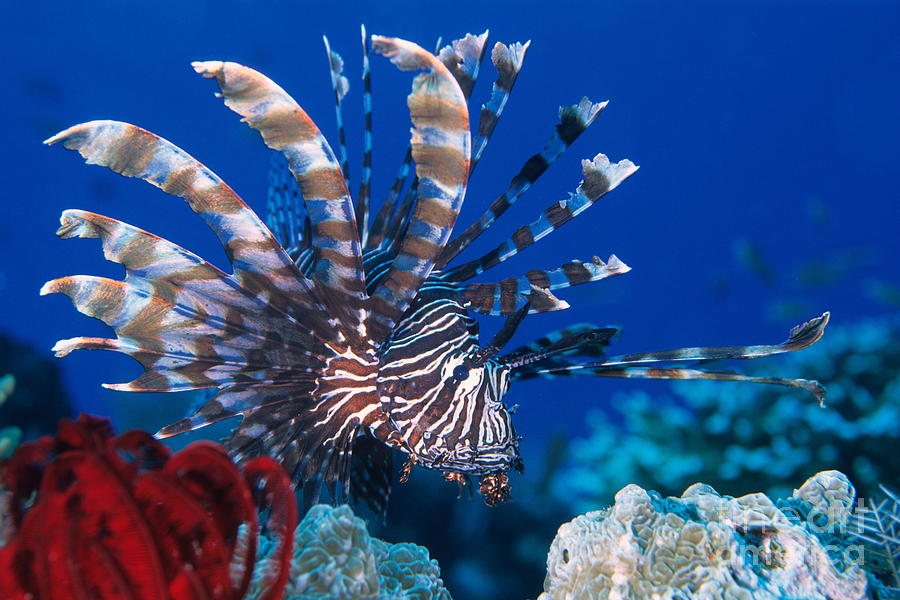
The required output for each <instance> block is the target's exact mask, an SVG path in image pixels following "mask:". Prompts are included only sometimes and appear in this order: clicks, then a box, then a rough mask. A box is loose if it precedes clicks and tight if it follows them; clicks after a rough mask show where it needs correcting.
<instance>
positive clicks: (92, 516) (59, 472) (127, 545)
mask: <svg viewBox="0 0 900 600" xmlns="http://www.w3.org/2000/svg"><path fill="white" fill-rule="evenodd" d="M119 460H120V459H118V458H117V457H116V456H115V455H112V454H107V455H106V456H101V455H98V454H97V453H94V452H90V451H81V450H72V451H68V452H65V453H64V454H62V455H61V456H59V457H58V458H57V459H56V460H55V461H54V462H53V463H52V464H50V465H49V466H48V467H47V470H46V472H45V474H44V478H43V482H42V485H41V491H40V494H39V498H40V500H39V502H40V503H41V504H43V505H45V506H46V507H47V508H45V509H44V510H45V513H44V514H45V515H46V518H45V519H43V522H42V523H41V524H39V525H38V526H39V527H40V528H41V529H42V530H43V537H45V538H47V539H52V538H53V537H54V536H53V534H54V530H56V528H57V527H56V526H57V525H60V524H63V525H64V528H63V530H65V529H66V528H68V527H69V526H71V527H72V528H73V531H72V532H71V534H72V535H73V536H77V537H79V538H85V539H92V540H95V541H96V542H97V543H99V545H100V546H101V547H102V548H104V549H105V550H106V551H107V552H108V555H109V556H110V557H111V560H112V561H113V562H114V564H115V565H116V567H117V569H118V571H120V572H121V573H122V576H123V577H124V579H125V580H126V581H127V582H128V586H130V587H129V590H130V592H131V593H132V594H133V595H134V597H135V598H140V599H144V598H146V599H147V600H155V599H157V598H165V597H166V591H165V590H166V578H165V574H164V572H163V566H162V563H161V561H160V556H159V548H158V547H157V544H156V540H155V539H154V536H153V533H152V531H151V529H150V525H149V523H148V522H147V520H146V518H145V516H144V515H143V514H142V513H141V510H140V509H139V506H138V504H137V503H136V502H135V499H134V497H133V496H132V490H131V489H130V488H131V486H130V485H129V483H126V482H125V481H123V479H122V477H121V476H120V473H121V472H122V471H124V467H123V466H122V465H118V466H117V467H113V466H112V464H113V463H115V462H116V461H119ZM57 497H58V498H59V501H56V502H54V500H56V498H57ZM45 503H47V504H45ZM51 507H53V508H51ZM55 519H59V520H60V521H61V523H60V522H57V521H55ZM54 523H55V524H54ZM39 554H46V555H48V556H50V557H51V558H50V559H49V560H50V561H51V562H50V564H49V567H50V572H51V573H52V574H53V575H54V576H55V574H56V573H57V572H58V571H57V567H58V566H63V565H59V564H58V563H59V562H60V561H63V560H65V561H67V562H68V561H74V562H71V564H67V565H65V566H66V568H74V569H77V570H78V571H79V572H80V573H81V574H82V580H83V581H84V584H85V585H86V586H93V585H97V584H96V583H95V582H94V581H93V579H94V578H105V577H106V575H105V574H104V572H103V570H100V569H95V568H94V567H96V565H93V564H90V563H89V561H88V560H87V557H86V556H85V555H81V556H77V555H76V556H74V557H73V556H71V553H69V552H66V553H64V554H63V555H62V556H61V555H60V554H58V553H56V554H55V558H53V557H54V553H52V552H48V551H47V549H46V548H40V549H39ZM49 597H53V598H56V597H61V598H64V597H65V596H56V595H51V596H49ZM75 597H77V596H75ZM86 597H88V596H86Z"/></svg>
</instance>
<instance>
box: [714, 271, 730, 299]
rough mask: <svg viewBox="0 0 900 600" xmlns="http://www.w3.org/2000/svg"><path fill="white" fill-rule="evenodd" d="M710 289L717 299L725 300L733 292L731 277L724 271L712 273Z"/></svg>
mask: <svg viewBox="0 0 900 600" xmlns="http://www.w3.org/2000/svg"><path fill="white" fill-rule="evenodd" d="M709 291H710V293H711V294H712V295H713V297H715V298H716V299H717V300H724V299H725V298H727V297H728V295H729V294H730V293H731V278H730V277H729V276H728V274H727V273H724V272H722V271H717V272H715V273H712V274H710V276H709Z"/></svg>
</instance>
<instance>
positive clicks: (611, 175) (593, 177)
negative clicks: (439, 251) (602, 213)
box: [443, 154, 638, 281]
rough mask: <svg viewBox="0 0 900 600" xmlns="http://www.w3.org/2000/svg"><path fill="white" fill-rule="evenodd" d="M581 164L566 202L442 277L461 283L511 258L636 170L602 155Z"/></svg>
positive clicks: (548, 208) (558, 226)
mask: <svg viewBox="0 0 900 600" xmlns="http://www.w3.org/2000/svg"><path fill="white" fill-rule="evenodd" d="M581 165H582V173H583V175H584V179H583V180H582V182H581V184H580V185H579V186H578V189H577V190H576V192H575V193H574V194H572V195H571V196H569V199H568V200H562V201H560V202H555V203H553V204H551V205H550V206H549V207H547V208H546V209H544V211H543V213H542V214H541V216H540V218H538V220H537V221H534V222H533V223H531V224H530V225H525V226H523V227H520V228H518V229H517V230H516V231H515V232H514V233H513V235H512V237H511V238H509V239H508V240H507V241H505V242H503V243H502V244H500V245H499V246H497V247H496V248H494V249H493V250H491V251H490V252H488V253H487V254H485V255H484V256H482V257H481V258H478V259H475V260H473V261H470V262H467V263H464V264H462V265H459V266H458V267H453V268H452V269H449V270H447V271H445V272H444V274H443V275H444V277H446V278H447V279H448V280H450V281H465V280H467V279H471V278H472V277H474V276H475V275H479V274H481V273H483V272H485V271H487V270H488V269H490V268H491V267H494V266H496V265H498V264H500V263H501V262H503V261H505V260H507V259H509V258H511V257H513V256H515V255H516V254H518V253H519V252H520V251H522V250H524V249H525V248H527V247H528V246H531V245H532V244H534V243H535V242H537V241H538V240H540V239H542V238H543V237H545V236H546V235H548V234H550V233H551V232H552V231H554V230H556V229H558V228H560V227H562V226H563V225H564V224H566V223H568V222H569V221H570V220H572V219H573V218H575V217H577V216H578V215H579V214H581V213H582V212H583V211H584V210H586V209H587V208H589V207H590V206H592V205H593V204H594V203H595V202H596V201H597V200H599V199H600V198H602V197H603V196H605V195H606V194H607V193H608V192H610V191H612V190H613V189H615V188H616V187H617V186H618V185H619V184H620V183H622V182H623V181H625V179H627V178H628V177H629V176H631V174H632V173H634V172H635V171H636V170H637V168H638V167H637V166H636V165H635V164H634V163H632V162H631V161H630V160H628V159H623V160H621V161H619V162H617V163H610V162H609V159H608V158H606V156H604V155H603V154H598V155H597V156H595V157H594V159H593V160H583V161H581Z"/></svg>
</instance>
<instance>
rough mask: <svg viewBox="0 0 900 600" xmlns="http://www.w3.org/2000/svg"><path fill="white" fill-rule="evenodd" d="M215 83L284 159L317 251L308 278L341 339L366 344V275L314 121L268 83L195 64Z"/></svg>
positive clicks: (348, 209) (344, 197)
mask: <svg viewBox="0 0 900 600" xmlns="http://www.w3.org/2000/svg"><path fill="white" fill-rule="evenodd" d="M192 66H193V67H194V70H195V71H197V73H200V74H201V75H203V76H204V77H209V78H215V80H216V82H217V83H218V84H219V88H220V89H221V90H222V94H221V95H222V97H223V98H224V99H225V105H226V106H227V107H228V108H230V109H232V110H233V111H235V112H236V113H238V114H239V115H241V116H242V117H243V120H244V121H245V122H246V123H247V124H248V125H250V127H252V128H254V129H256V130H257V131H258V132H259V133H260V134H261V135H262V138H263V141H264V142H265V143H266V145H267V146H268V147H270V148H272V149H273V150H278V151H280V152H282V154H284V156H285V157H286V158H287V161H288V167H289V168H290V170H291V173H293V174H294V177H295V178H296V179H297V183H298V185H299V186H300V192H301V193H302V195H303V201H304V203H305V205H306V212H307V214H308V215H309V217H310V221H311V223H312V236H313V238H312V243H313V246H314V247H315V248H316V251H317V263H316V266H315V269H314V271H313V279H314V280H315V281H316V282H317V283H318V284H319V285H320V286H323V292H324V291H325V290H327V293H326V295H327V296H328V297H329V302H328V308H329V309H331V312H332V314H335V315H337V316H338V318H339V320H340V322H341V323H343V325H344V328H343V333H344V334H345V335H348V336H352V337H353V338H354V339H355V340H356V341H357V343H359V344H362V345H367V344H365V343H364V342H363V341H362V339H363V338H364V337H365V331H364V321H365V310H364V304H365V300H366V295H365V281H366V280H365V274H364V271H363V266H362V249H361V247H360V243H359V233H358V232H357V228H356V219H355V215H354V209H353V203H352V201H351V199H350V192H349V191H348V189H347V185H346V182H345V180H344V176H343V172H342V171H341V168H340V165H339V164H338V161H337V159H336V158H335V156H334V152H333V151H332V150H331V147H330V146H329V145H328V142H327V141H325V138H324V136H323V135H322V132H321V131H319V128H318V127H317V126H316V124H315V123H313V121H312V119H310V118H309V116H308V115H307V114H306V113H305V112H304V111H303V109H302V108H300V106H299V105H298V104H297V103H296V102H295V101H294V99H293V98H291V97H290V96H289V95H288V93H287V92H285V91H284V90H283V89H281V87H279V86H278V85H277V84H276V83H275V82H273V81H272V80H271V79H269V78H268V77H266V76H264V75H262V74H261V73H258V72H257V71H254V70H253V69H250V68H248V67H245V66H242V65H239V64H237V63H232V62H222V61H206V62H194V63H192Z"/></svg>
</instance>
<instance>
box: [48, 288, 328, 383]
mask: <svg viewBox="0 0 900 600" xmlns="http://www.w3.org/2000/svg"><path fill="white" fill-rule="evenodd" d="M48 293H62V294H65V295H67V296H68V297H69V298H70V299H71V300H72V303H73V304H74V305H75V308H76V309H77V310H78V311H79V312H81V313H83V314H85V315H87V316H89V317H93V318H96V319H99V320H101V321H103V322H104V323H106V324H107V325H108V326H110V327H112V328H113V329H114V330H115V332H116V335H117V336H118V338H119V339H118V340H102V339H98V338H75V339H72V340H63V341H61V342H59V343H58V344H57V345H56V346H55V347H54V350H55V351H56V352H57V353H58V354H59V355H65V354H68V353H69V352H71V351H72V350H76V349H82V348H84V349H102V350H114V351H118V352H122V353H125V354H128V355H130V356H132V357H134V358H135V359H136V360H138V362H140V363H141V365H142V366H144V368H145V369H146V371H147V372H146V373H145V374H144V375H142V376H141V377H140V378H138V380H135V381H134V382H132V383H131V384H118V385H116V386H113V387H114V389H127V390H132V391H174V390H184V389H196V388H205V387H212V386H216V385H223V384H226V383H229V382H234V381H240V380H241V379H249V380H257V381H258V380H271V379H272V378H273V377H275V374H276V373H277V372H279V371H282V370H285V369H295V368H298V369H302V368H303V367H304V366H306V367H309V368H311V367H314V366H316V365H317V364H319V363H320V362H321V361H320V357H319V356H318V355H316V354H314V353H313V352H311V351H304V350H303V349H302V347H299V345H298V346H297V347H293V348H290V349H289V350H288V349H286V348H285V345H284V343H283V340H282V339H280V338H271V337H268V336H265V335H261V334H260V333H258V332H255V331H253V330H251V329H248V328H247V327H246V326H245V325H244V324H243V323H241V322H240V321H233V320H231V319H233V318H234V317H232V316H231V315H229V316H227V317H226V318H220V317H217V316H214V315H213V314H212V313H211V312H208V311H207V310H206V309H204V308H203V307H202V306H201V305H200V304H197V305H195V306H193V307H190V306H185V305H180V304H173V303H172V302H170V301H168V300H166V299H164V298H162V297H160V296H157V295H155V294H153V293H152V292H150V291H148V290H146V289H143V288H140V287H136V286H135V285H133V284H132V283H130V282H125V281H116V280H112V279H106V278H103V277H92V276H87V275H78V276H73V277H64V278H61V279H55V280H53V281H49V282H47V283H46V284H45V285H44V287H43V288H42V289H41V294H42V295H43V294H48Z"/></svg>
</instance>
